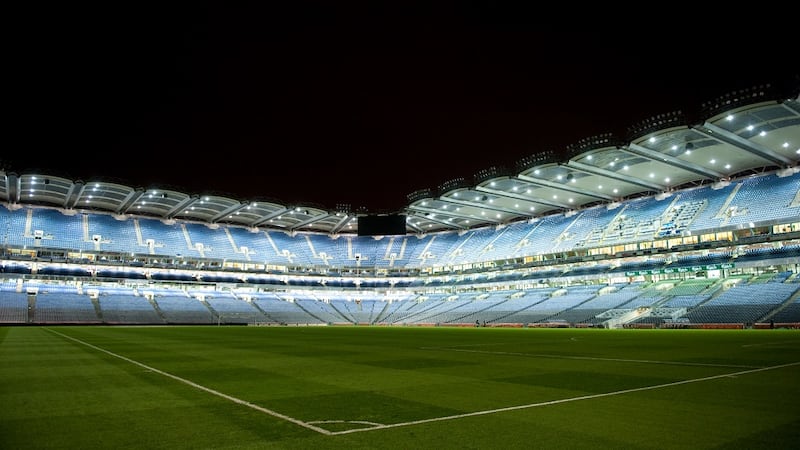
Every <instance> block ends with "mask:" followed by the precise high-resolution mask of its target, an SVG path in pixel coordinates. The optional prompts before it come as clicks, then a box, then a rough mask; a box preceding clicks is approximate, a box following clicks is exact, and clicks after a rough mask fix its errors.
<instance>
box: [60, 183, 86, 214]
mask: <svg viewBox="0 0 800 450" xmlns="http://www.w3.org/2000/svg"><path fill="white" fill-rule="evenodd" d="M84 189H86V183H84V182H83V181H81V180H78V181H75V182H74V183H72V187H71V188H70V189H69V190H68V191H67V195H66V198H64V208H66V209H74V208H75V205H76V204H77V203H78V199H79V198H81V195H83V190H84Z"/></svg>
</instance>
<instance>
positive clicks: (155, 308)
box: [147, 296, 168, 323]
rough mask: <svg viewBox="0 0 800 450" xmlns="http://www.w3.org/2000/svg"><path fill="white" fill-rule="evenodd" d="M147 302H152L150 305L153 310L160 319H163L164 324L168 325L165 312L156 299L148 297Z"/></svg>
mask: <svg viewBox="0 0 800 450" xmlns="http://www.w3.org/2000/svg"><path fill="white" fill-rule="evenodd" d="M147 301H148V302H150V305H152V306H153V309H154V310H155V311H156V314H158V317H159V318H160V319H161V321H162V322H164V323H168V322H167V317H166V316H165V315H164V311H162V310H161V307H160V306H158V303H157V302H156V299H155V298H153V297H150V296H148V297H147Z"/></svg>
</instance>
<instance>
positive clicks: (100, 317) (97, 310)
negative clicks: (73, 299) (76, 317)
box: [89, 297, 105, 322]
mask: <svg viewBox="0 0 800 450" xmlns="http://www.w3.org/2000/svg"><path fill="white" fill-rule="evenodd" d="M89 298H90V299H91V300H92V306H94V313H95V314H97V319H98V320H100V322H105V320H103V309H102V308H100V300H99V299H98V298H97V297H89Z"/></svg>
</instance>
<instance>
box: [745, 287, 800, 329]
mask: <svg viewBox="0 0 800 450" xmlns="http://www.w3.org/2000/svg"><path fill="white" fill-rule="evenodd" d="M798 297H800V289H798V290H797V292H795V293H794V294H792V295H790V296H789V298H787V299H786V301H785V302H783V303H781V304H780V305H779V306H778V307H777V308H775V309H773V310H772V311H770V312H768V313H767V314H766V315H765V316H764V317H762V318H760V319H759V320H757V321H756V322H762V323H763V322H769V320H770V319H771V318H772V317H773V316H775V315H776V314H778V313H779V312H781V311H782V310H784V309H786V308H787V307H788V306H789V305H791V304H792V303H794V302H795V301H796V300H797V298H798Z"/></svg>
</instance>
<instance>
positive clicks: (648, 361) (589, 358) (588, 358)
mask: <svg viewBox="0 0 800 450" xmlns="http://www.w3.org/2000/svg"><path fill="white" fill-rule="evenodd" d="M420 348H421V349H423V350H438V351H448V352H462V353H483V354H489V355H504V356H527V357H530V358H552V359H578V360H586V361H612V362H629V363H642V364H666V365H670V366H701V367H730V368H736V369H757V368H758V367H759V366H743V365H737V364H710V363H693V362H683V361H658V360H655V359H623V358H598V357H594V356H568V355H545V354H536V353H520V352H498V351H491V350H468V349H465V348H454V347H420Z"/></svg>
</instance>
